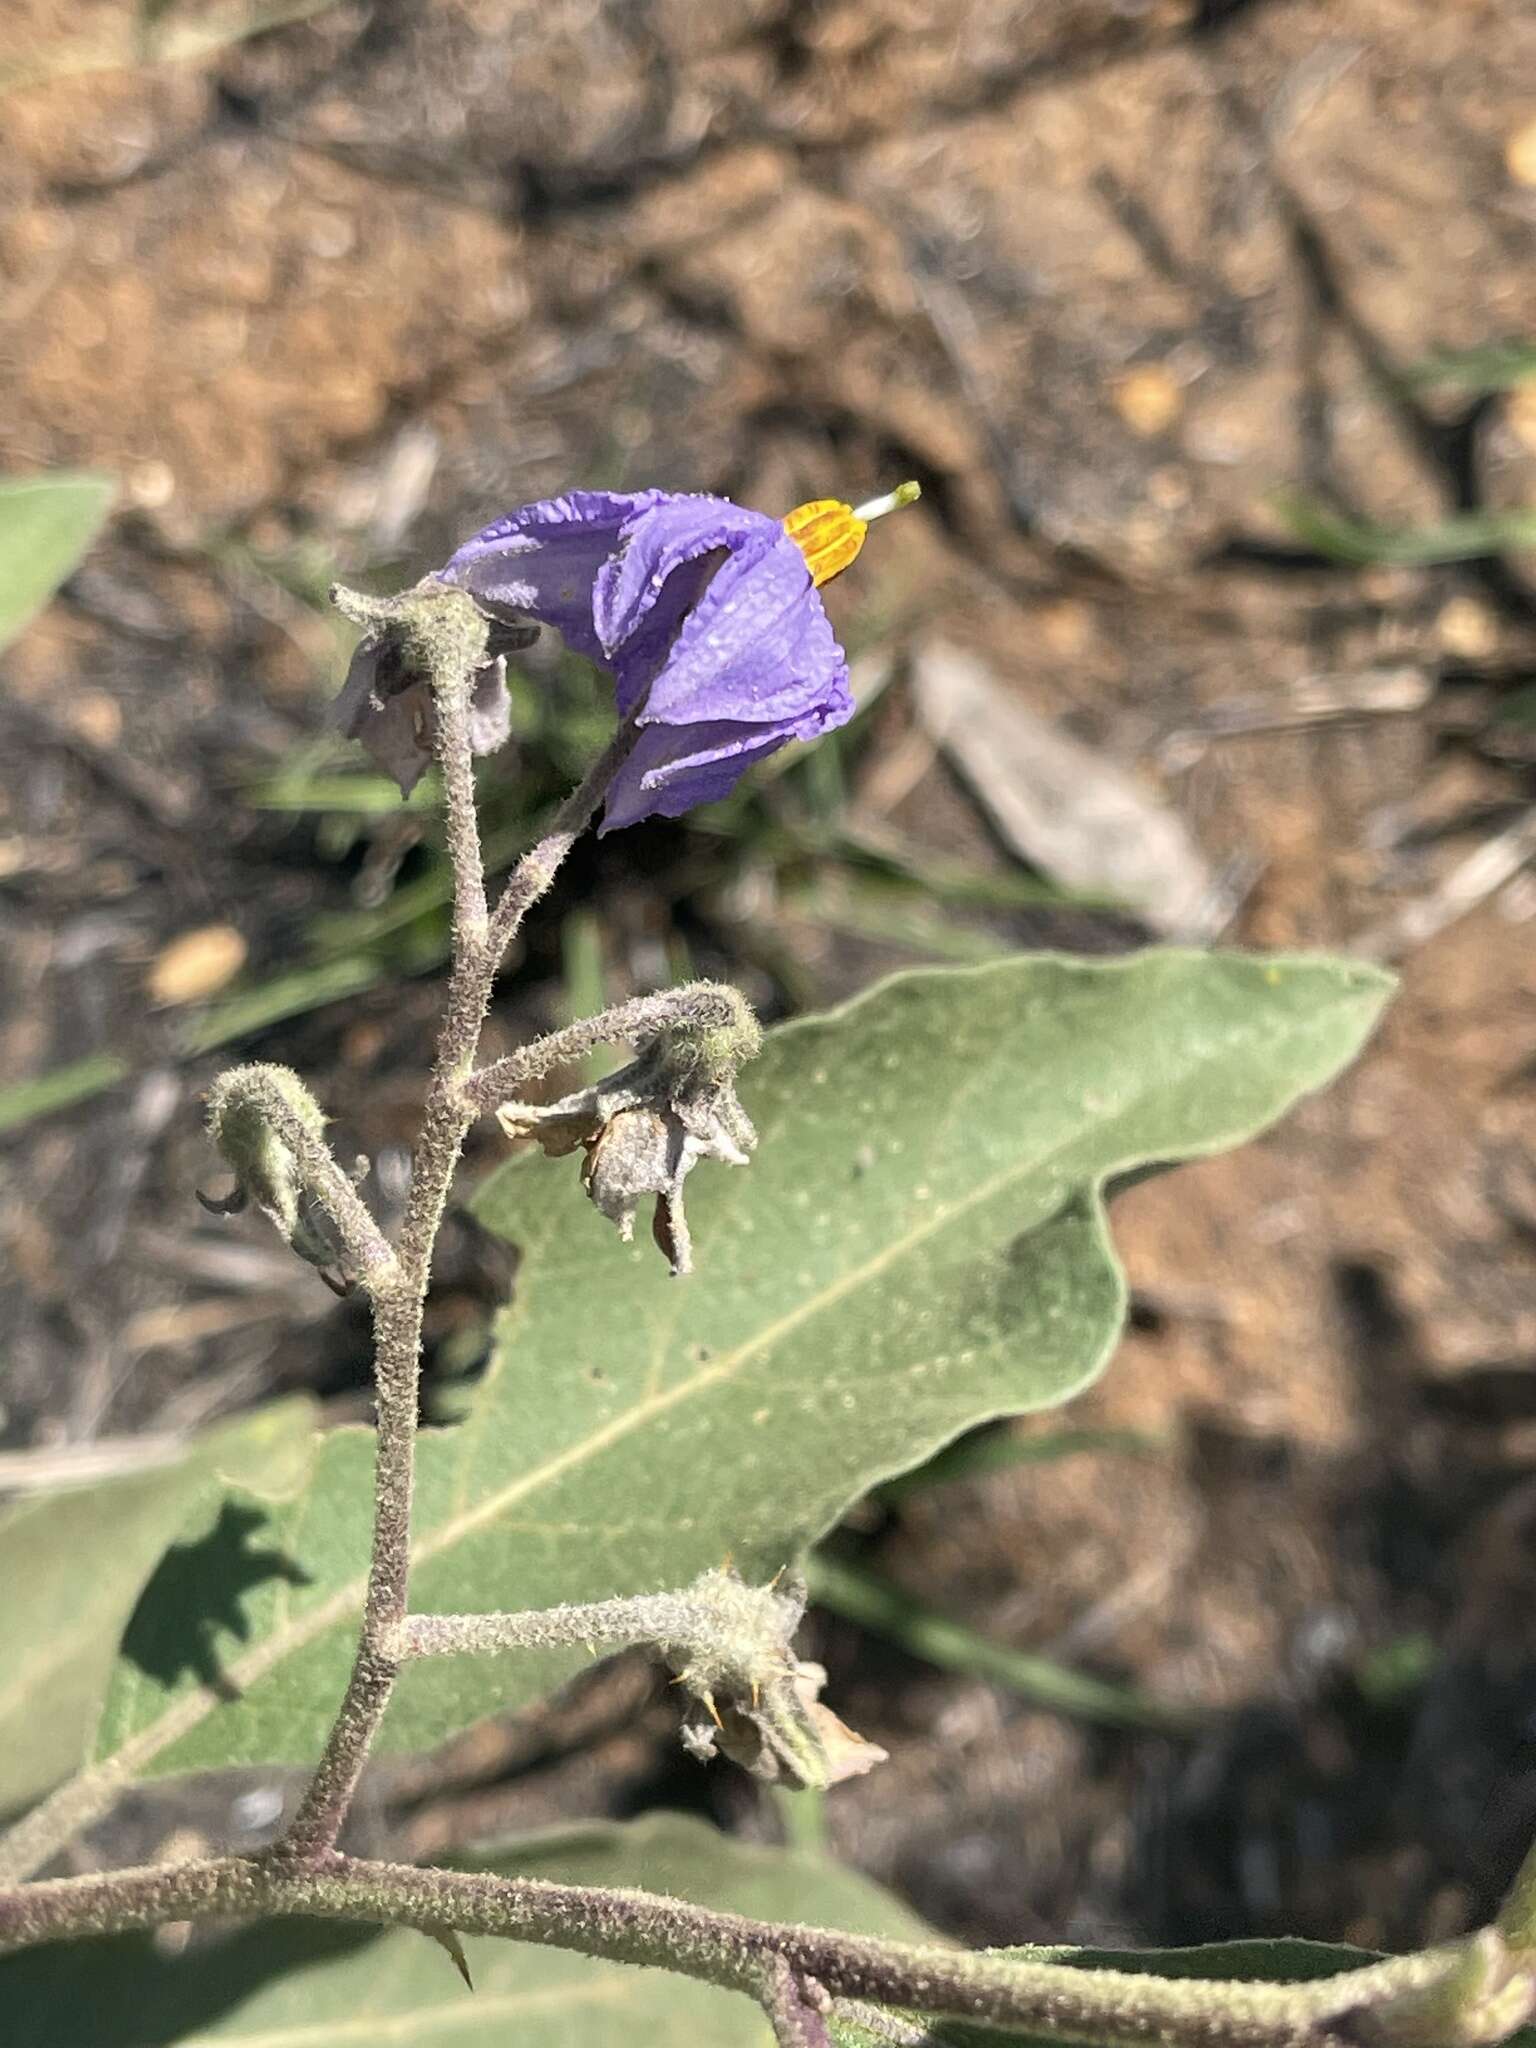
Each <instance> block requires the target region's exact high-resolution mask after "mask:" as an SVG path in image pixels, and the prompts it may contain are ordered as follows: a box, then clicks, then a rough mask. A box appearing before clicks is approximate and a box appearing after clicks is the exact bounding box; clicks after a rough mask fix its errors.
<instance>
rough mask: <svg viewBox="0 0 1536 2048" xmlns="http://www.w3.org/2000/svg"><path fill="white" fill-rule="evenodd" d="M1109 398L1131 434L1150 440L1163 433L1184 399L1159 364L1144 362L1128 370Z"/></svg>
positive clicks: (1176, 416)
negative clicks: (1140, 435) (1143, 436)
mask: <svg viewBox="0 0 1536 2048" xmlns="http://www.w3.org/2000/svg"><path fill="white" fill-rule="evenodd" d="M1112 396H1113V399H1114V405H1115V410H1116V412H1118V413H1119V415H1120V417H1121V419H1123V420H1124V421H1125V423H1126V425H1127V426H1128V427H1129V428H1130V429H1131V431H1132V432H1133V433H1136V434H1142V435H1145V436H1146V438H1147V439H1148V440H1150V439H1151V438H1152V437H1153V435H1155V434H1162V433H1166V432H1167V430H1168V428H1169V427H1171V426H1172V425H1173V423H1174V421H1175V420H1176V419H1177V418H1178V416H1179V413H1180V412H1181V410H1182V409H1183V404H1184V397H1183V393H1182V392H1181V391H1180V389H1179V384H1178V380H1177V379H1176V378H1175V377H1174V375H1173V374H1172V372H1171V371H1169V370H1166V369H1164V367H1163V366H1162V364H1161V363H1145V364H1143V365H1142V366H1141V367H1140V368H1139V369H1135V370H1128V371H1127V372H1126V373H1125V375H1124V376H1123V377H1121V378H1120V379H1119V380H1118V381H1117V382H1116V384H1115V386H1114V389H1113V392H1112Z"/></svg>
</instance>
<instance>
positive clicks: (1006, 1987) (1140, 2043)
mask: <svg viewBox="0 0 1536 2048" xmlns="http://www.w3.org/2000/svg"><path fill="white" fill-rule="evenodd" d="M252 1913H267V1914H273V1915H279V1916H287V1915H305V1916H313V1917H318V1918H322V1919H336V1920H353V1921H363V1922H379V1921H384V1922H387V1923H390V1924H392V1925H396V1926H406V1927H417V1928H421V1929H423V1930H424V1931H428V1932H440V1931H441V1930H442V1929H443V1928H445V1927H447V1928H452V1929H454V1930H455V1931H456V1932H458V1933H460V1934H478V1935H490V1936H500V1937H503V1938H506V1939H510V1940H514V1941H536V1942H540V1943H544V1944H547V1945H550V1946H553V1947H557V1948H565V1949H572V1950H575V1951H576V1952H578V1953H580V1954H583V1955H589V1956H595V1957H600V1958H604V1959H606V1960H609V1961H614V1962H624V1963H638V1964H647V1965H651V1966H653V1967H659V1968H662V1969H667V1970H671V1971H674V1972H677V1973H679V1974H681V1975H683V1976H688V1977H693V1978H696V1979H698V1980H700V1981H702V1982H705V1983H710V1984H716V1985H719V1986H722V1987H724V1988H725V1989H728V1990H735V1991H741V1992H745V1993H746V1994H747V1995H748V1996H750V1997H753V1998H755V1999H757V2000H759V2001H760V2002H761V2001H762V1999H763V1997H764V1991H765V1987H769V1986H777V1985H782V1984H783V1983H784V1982H786V1981H793V1982H794V1983H795V1984H797V1985H799V1986H802V1987H806V1998H805V2003H806V2005H807V2007H808V2008H809V2009H810V2011H815V2010H816V2009H818V2007H819V2002H820V1999H821V1997H822V1995H823V1994H825V1996H826V1997H827V1998H828V1999H834V2000H861V2001H865V2002H868V2003H871V2004H874V2005H877V2006H880V2007H884V2008H895V2009H896V2010H897V2011H898V2012H920V2013H924V2014H927V2015H929V2016H930V2017H946V2018H956V2019H968V2020H974V2021H980V2022H982V2023H983V2024H989V2025H993V2026H1005V2027H1014V2028H1027V2029H1028V2030H1029V2031H1030V2032H1031V2033H1035V2034H1039V2035H1043V2036H1046V2037H1049V2038H1051V2039H1053V2040H1058V2041H1063V2042H1092V2043H1097V2044H1103V2048H1144V2044H1148V2043H1155V2044H1177V2048H1360V2044H1361V2043H1362V2042H1363V2041H1364V2042H1371V2043H1380V2044H1383V2048H1430V2044H1431V2043H1434V2044H1436V2048H1483V2044H1490V2043H1493V2042H1497V2041H1500V2040H1502V2039H1504V2038H1505V2036H1506V2035H1507V2034H1508V2033H1509V2032H1511V2031H1512V2030H1513V2029H1514V2028H1515V2027H1516V2026H1518V2025H1519V2024H1521V2022H1522V2021H1523V2020H1524V2019H1525V2018H1526V2017H1527V2016H1528V2015H1529V2013H1530V2011H1531V2009H1532V2005H1533V2003H1536V1991H1533V1984H1532V1980H1531V1976H1530V1973H1529V1972H1528V1971H1527V1970H1525V1969H1523V1968H1522V1967H1520V1966H1519V1965H1518V1963H1517V1962H1516V1960H1515V1959H1514V1958H1512V1957H1511V1956H1510V1954H1509V1951H1508V1950H1507V1948H1506V1947H1505V1944H1504V1943H1503V1941H1502V1940H1501V1939H1500V1937H1499V1935H1498V1934H1497V1933H1496V1932H1495V1931H1494V1930H1493V1929H1484V1930H1483V1931H1482V1932H1481V1933H1479V1934H1474V1935H1470V1936H1468V1937H1467V1938H1466V1939H1465V1940H1462V1941H1458V1942H1452V1943H1449V1944H1447V1945H1445V1946H1444V1947H1441V1948H1435V1949H1429V1950H1426V1951H1424V1952H1423V1953H1422V1954H1419V1955H1412V1956H1404V1957H1396V1958H1393V1959H1391V1960H1389V1961H1386V1962H1380V1963H1372V1964H1368V1965H1367V1966H1365V1967H1364V1968H1362V1969H1358V1970H1349V1971H1344V1972H1341V1973H1340V1974H1338V1975H1337V1976H1333V1977H1325V1978H1319V1979H1315V1980H1313V1981H1311V1982H1308V1983H1300V1984H1296V1983H1288V1984H1261V1983H1251V1982H1246V1981H1244V1982H1221V1981H1216V1980H1202V1979H1194V1978H1175V1977H1158V1976H1152V1975H1146V1974H1142V1973H1141V1972H1135V1971H1123V1970H1107V1969H1106V1970H1101V1969H1097V1968H1078V1967H1075V1966H1074V1965H1073V1963H1072V1962H1071V1961H1070V1960H1062V1959H1060V1958H1052V1959H1038V1960H1037V1959H1035V1958H1034V1957H1031V1956H1028V1955H1023V1956H1020V1955H989V1954H985V1953H983V1954H980V1955H975V1954H969V1953H966V1952H965V1951H963V1950H957V1949H947V1948H920V1947H916V1946H913V1945H911V1944H908V1943H900V1942H889V1941H877V1940H870V1939H868V1938H865V1937H862V1936H854V1935H846V1934H836V1933H828V1932H824V1931H822V1930H820V1929H816V1928H808V1927H780V1926H775V1925H772V1924H769V1923H766V1922H763V1921H758V1920H749V1919H745V1918H743V1917H742V1916H740V1915H739V1914H734V1913H721V1912H714V1911H711V1910H709V1909H708V1908H705V1907H702V1906H695V1905H690V1904H687V1903H685V1902H684V1901H682V1900H678V1899H670V1898H661V1897H656V1896H652V1895H650V1894H648V1893H644V1892H636V1891H611V1890H604V1889H600V1888H596V1887H592V1886H588V1885H569V1884H551V1883H547V1882H544V1881H542V1880H539V1879H534V1878H506V1877H490V1876H482V1875H478V1874H474V1873H469V1872H458V1871H447V1870H416V1869H411V1868H409V1867H407V1866H404V1865H400V1864H390V1863H370V1862H363V1861H359V1860H355V1859H353V1858H350V1857H345V1856H339V1855H337V1854H335V1853H334V1852H324V1853H322V1854H321V1855H319V1856H318V1857H316V1858H314V1859H313V1860H311V1861H310V1862H309V1863H306V1864H302V1865H295V1864H293V1863H292V1862H286V1861H284V1860H282V1859H281V1858H279V1857H277V1856H275V1855H272V1854H269V1855H268V1856H266V1857H263V1858H257V1859H254V1860H249V1861H247V1860H242V1859H235V1858H225V1859H222V1860H218V1861H210V1862H204V1863H195V1864H183V1865H173V1866H170V1867H162V1868H159V1869H148V1870H129V1871H118V1872H110V1873H108V1874H106V1875H105V1876H100V1877H84V1878H62V1879H56V1880H53V1881H51V1882H48V1883H43V1884H34V1885H27V1886H24V1887H22V1888H20V1889H18V1890H16V1891H12V1892H8V1893H0V1950H4V1949H8V1948H10V1949H14V1948H22V1947H29V1946H32V1945H35V1944H37V1943H40V1942H48V1941H60V1940H67V1939H71V1938H73V1937H75V1936H78V1935H82V1934H103V1933H111V1932H117V1931H121V1930H123V1929H127V1928H135V1927H151V1926H158V1925H161V1924H163V1923H165V1922H166V1921H170V1920H182V1919H192V1920H203V1919H211V1918H217V1917H223V1916H227V1915H230V1914H241V1915H244V1914H252ZM812 1986H814V1987H815V1991H814V1994H812V1993H811V1991H810V1987H812ZM807 2017H809V2014H807Z"/></svg>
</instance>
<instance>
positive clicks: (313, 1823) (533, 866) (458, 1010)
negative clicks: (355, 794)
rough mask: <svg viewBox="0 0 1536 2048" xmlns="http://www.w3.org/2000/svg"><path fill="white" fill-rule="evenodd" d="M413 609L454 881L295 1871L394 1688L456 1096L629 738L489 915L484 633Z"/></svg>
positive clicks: (294, 1848) (455, 610)
mask: <svg viewBox="0 0 1536 2048" xmlns="http://www.w3.org/2000/svg"><path fill="white" fill-rule="evenodd" d="M423 602H424V605H425V606H426V609H425V610H424V612H423V614H422V617H421V620H420V622H419V623H417V624H416V625H415V626H414V628H413V634H412V648H413V652H414V654H415V657H416V659H417V660H418V661H419V662H420V663H421V664H422V666H423V667H424V668H425V669H426V670H427V672H428V675H429V677H430V680H431V684H432V703H433V721H432V744H433V751H434V753H435V754H436V757H437V761H438V766H439V768H440V770H441V773H442V778H443V789H444V797H445V806H446V815H447V841H448V852H449V857H450V859H451V861H452V864H453V875H454V921H453V965H452V969H451V972H450V975H449V982H448V995H447V1000H446V1003H445V1005H444V1012H443V1022H442V1026H441V1028H440V1030H439V1033H438V1041H437V1049H436V1056H435V1058H434V1061H433V1066H432V1078H431V1081H430V1083H429V1085H428V1088H427V1097H426V1102H425V1105H424V1107H423V1112H422V1124H421V1134H420V1136H419V1137H418V1139H417V1141H416V1150H415V1155H414V1158H413V1161H412V1177H411V1191H410V1195H409V1197H408V1198H407V1202H406V1210H405V1216H404V1218H403V1220H402V1222H401V1226H400V1237H399V1243H398V1246H397V1248H396V1259H397V1268H396V1272H395V1275H394V1278H393V1281H392V1283H391V1284H390V1285H388V1286H385V1287H382V1288H379V1289H376V1290H375V1292H374V1297H373V1326H374V1378H375V1382H376V1387H377V1408H378V1440H377V1450H376V1461H375V1473H374V1502H375V1504H374V1528H373V1547H372V1553H371V1556H370V1559H369V1566H368V1589H367V1594H366V1596H365V1599H364V1605H363V1624H362V1631H361V1635H360V1638H359V1641H358V1647H357V1654H356V1658H355V1660H354V1663H353V1667H352V1675H351V1677H350V1679H349V1680H348V1683H347V1689H346V1692H345V1694H344V1696H343V1698H342V1702H341V1705H340V1707H339V1709H338V1710H337V1715H336V1719H335V1721H334V1723H333V1724H332V1727H331V1732H330V1735H329V1737H328V1739H327V1741H326V1746H325V1753H324V1755H323V1757H322V1758H321V1761H320V1765H319V1768H318V1770H317V1771H316V1773H315V1776H314V1778H313V1779H312V1780H311V1782H310V1784H309V1787H308V1789H307V1790H306V1792H305V1794H304V1797H303V1799H302V1800H301V1801H300V1804H299V1809H298V1812H297V1813H296V1814H295V1816H294V1819H293V1822H292V1825H291V1826H290V1827H289V1829H288V1831H287V1833H286V1834H285V1835H284V1837H283V1840H282V1842H281V1844H280V1851H281V1854H282V1855H283V1856H284V1857H285V1858H287V1859H289V1860H290V1861H294V1862H300V1863H302V1862H304V1861H307V1860H312V1859H314V1858H316V1857H319V1856H322V1855H324V1854H325V1853H326V1852H327V1851H329V1850H331V1849H332V1848H333V1847H334V1845H335V1842H336V1839H337V1837H338V1835H339V1834H340V1832H341V1827H342V1823H343V1821H344V1820H345V1818H346V1814H347V1809H348V1807H349V1806H350V1804H351V1801H352V1796H353V1794H354V1792H355V1791H356V1789H357V1782H358V1779H359V1777H360V1776H361V1775H362V1770H363V1765H364V1763H365V1762H366V1761H367V1757H368V1752H369V1750H370V1748H371V1747H372V1744H373V1740H374V1737H375V1736H376V1735H377V1733H378V1730H379V1726H380V1724H381V1723H382V1721H383V1719H384V1714H385V1711H386V1710H387V1708H388V1705H389V1699H390V1694H391V1693H392V1692H393V1690H394V1683H395V1679H396V1677H397V1676H398V1674H399V1669H400V1660H399V1656H398V1654H397V1652H396V1651H395V1650H394V1649H393V1648H392V1644H393V1642H394V1640H395V1639H396V1637H397V1636H398V1633H399V1631H400V1629H401V1627H402V1625H403V1624H404V1622H405V1619H406V1614H407V1611H408V1602H409V1592H410V1554H411V1503H412V1496H413V1493H414V1487H415V1452H416V1424H417V1403H418V1390H419V1382H420V1374H421V1332H422V1320H423V1316H424V1313H425V1309H426V1300H427V1289H428V1286H429V1284H430V1280H431V1269H432V1248H433V1246H434V1245H435V1244H436V1242H437V1234H438V1230H439V1228H440V1227H441V1224H442V1220H443V1211H444V1209H445V1208H446V1206H447V1202H448V1196H449V1193H450V1191H451V1189H452V1187H453V1177H454V1173H455V1171H456V1169H457V1167H458V1163H459V1155H460V1152H461V1151H462V1150H463V1145H464V1138H465V1135H466V1133H467V1132H468V1130H469V1127H470V1125H471V1123H472V1122H473V1121H474V1112H473V1110H471V1109H470V1108H468V1107H467V1106H466V1104H465V1103H464V1100H463V1092H462V1091H463V1084H464V1081H465V1079H466V1077H467V1076H468V1074H469V1073H470V1071H471V1069H472V1068H473V1066H474V1061H475V1053H476V1051H477V1049H478V1047H479V1043H480V1032H481V1028H482V1026H483V1025H484V1022H485V1014H486V1011H487V1009H488V1008H489V1007H490V1000H491V988H492V985H493V983H494V982H495V979H496V971H497V968H498V967H499V966H500V964H501V961H502V959H503V957H504V955H505V953H506V949H507V947H508V946H509V945H510V944H511V942H512V940H513V938H514V937H515V936H516V934H517V931H518V928H519V926H520V925H521V923H522V920H523V918H524V917H525V916H526V914H527V912H528V911H529V909H530V908H531V907H532V906H533V905H534V904H535V903H536V902H537V901H538V900H539V898H540V897H541V896H542V895H543V894H544V892H545V890H546V889H548V887H549V885H550V883H551V882H552V881H553V880H554V878H555V875H556V873H557V872H558V870H559V867H560V863H561V861H562V860H564V858H565V856H566V854H567V852H568V851H569V850H570V848H571V846H572V845H573V844H574V843H575V841H576V839H577V838H578V837H579V836H580V834H581V832H582V831H583V829H584V828H585V826H586V825H587V824H588V822H589V821H590V819H591V817H592V815H593V813H594V811H595V810H596V809H597V806H598V804H599V803H600V802H601V801H602V797H603V792H604V791H605V789H606V788H607V786H608V781H609V779H610V777H611V776H612V774H613V771H614V768H615V767H616V766H617V764H618V762H619V761H621V760H622V759H623V757H624V754H625V753H626V752H627V751H628V748H629V746H630V744H631V743H632V740H633V730H632V728H631V727H629V726H627V725H626V726H623V727H621V728H620V733H619V735H618V737H616V738H615V740H614V742H613V744H612V745H610V747H609V748H608V749H607V751H606V752H605V753H604V754H603V756H602V757H601V759H600V760H599V761H598V762H597V763H596V764H595V765H594V767H593V769H592V770H591V772H590V773H589V774H588V775H587V776H586V777H585V779H584V780H583V781H582V783H581V785H580V786H579V788H577V789H576V790H575V791H574V792H573V793H572V794H571V795H570V796H569V797H568V798H567V799H566V800H565V802H564V803H563V804H562V805H561V807H560V809H559V811H558V812H557V813H556V816H555V820H554V823H553V825H552V827H551V829H550V830H549V831H548V832H547V833H546V834H545V835H544V836H543V838H541V839H540V840H539V841H538V842H537V843H536V844H535V845H534V846H533V847H532V848H530V850H529V851H528V852H527V853H525V854H524V855H523V857H522V858H521V860H519V862H518V863H517V865H516V866H515V867H514V869H513V870H512V873H511V875H510V876H509V877H508V880H507V884H506V887H505V889H504V890H503V892H502V897H501V901H500V902H499V903H498V904H497V906H496V910H495V913H494V915H491V914H490V912H489V911H488V908H487V901H486V893H485V875H484V869H483V864H482V853H481V846H480V831H479V825H478V823H477V820H476V814H475V786H474V766H473V759H472V749H471V745H470V732H469V719H470V693H471V690H472V688H473V680H474V674H475V671H476V669H477V668H478V667H479V665H480V664H481V662H482V661H483V659H484V655H485V636H486V621H485V619H484V617H483V616H482V615H481V613H480V612H479V611H478V610H477V609H476V607H475V606H474V604H473V603H472V602H471V600H470V599H469V598H467V597H466V596H464V594H463V593H462V592H459V591H450V590H439V591H435V592H434V593H432V595H431V596H430V597H429V598H427V599H426V600H424V601H423ZM621 742H622V744H621Z"/></svg>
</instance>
